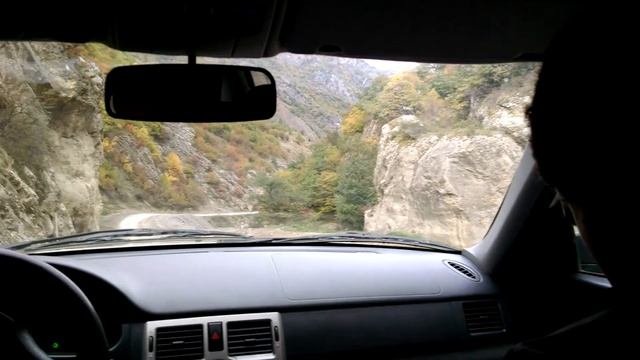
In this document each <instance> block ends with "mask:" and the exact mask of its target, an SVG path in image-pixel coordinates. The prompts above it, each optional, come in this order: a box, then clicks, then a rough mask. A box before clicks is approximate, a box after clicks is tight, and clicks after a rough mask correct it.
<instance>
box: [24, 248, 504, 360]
mask: <svg viewBox="0 0 640 360" xmlns="http://www.w3.org/2000/svg"><path fill="white" fill-rule="evenodd" d="M40 258H41V259H42V260H44V261H46V262H48V263H50V264H51V265H53V266H55V267H56V268H58V269H59V270H61V271H62V272H63V273H65V274H66V275H67V276H68V277H69V278H71V279H72V280H73V281H74V282H75V283H76V284H77V285H78V286H79V287H80V288H81V289H82V290H83V292H85V294H86V295H87V296H88V298H89V299H90V300H91V302H92V303H93V305H94V307H95V308H96V311H97V312H98V314H99V315H100V317H101V319H102V322H103V324H104V326H105V331H106V332H107V336H108V338H109V342H110V345H111V346H112V349H111V351H112V356H113V357H114V358H123V359H129V358H131V359H136V358H146V359H160V358H171V357H166V356H164V355H167V354H168V355H176V357H175V358H185V359H186V358H194V359H197V358H207V359H222V358H231V359H233V358H242V356H245V355H249V356H253V357H254V358H256V359H258V358H260V359H262V358H264V359H268V358H273V359H275V358H285V357H286V358H289V359H296V358H326V357H328V356H330V357H332V358H339V357H345V358H346V357H362V356H365V357H367V358H401V357H403V356H406V357H412V356H413V357H412V358H415V356H419V357H438V356H444V357H449V356H450V355H452V354H463V355H460V356H463V357H467V356H473V357H486V358H492V357H500V356H501V355H502V353H503V350H504V345H507V344H509V333H508V328H509V319H508V318H507V317H506V315H505V314H506V312H505V311H504V306H505V305H504V304H503V303H502V302H501V301H500V298H499V295H498V291H497V288H496V286H495V285H494V284H493V282H492V281H491V279H489V278H488V277H487V276H486V275H485V274H483V273H482V272H481V271H480V270H479V269H478V268H477V267H476V266H475V265H474V264H473V262H471V261H470V260H468V259H467V258H465V257H464V256H462V255H460V254H457V253H442V252H429V251H419V250H412V249H395V248H381V247H355V246H354V247H343V246H324V247H320V246H277V247H273V246H271V247H242V248H238V247H233V248H231V247H230V248H224V247H215V248H196V249H194V248H189V249H163V250H142V251H120V252H110V253H88V254H74V255H65V256H55V257H54V256H40ZM242 321H244V322H245V323H242ZM252 321H254V322H259V321H270V324H271V325H270V326H269V325H266V328H267V331H268V334H267V335H266V340H265V339H262V340H260V339H258V338H257V337H256V338H253V337H249V338H246V337H245V338H239V340H238V339H234V338H233V336H234V331H235V334H236V335H238V334H240V335H242V334H245V335H246V334H247V331H248V330H246V329H251V328H252V327H251V326H252V324H253V323H252ZM236 323H237V324H236ZM212 324H214V325H212ZM215 324H218V325H215ZM258 325H260V324H258ZM189 326H192V327H193V326H196V328H197V329H200V330H197V332H196V333H195V335H193V339H196V340H197V341H195V342H194V344H193V349H196V352H195V353H194V354H191V355H189V354H187V355H185V354H184V353H181V352H180V351H179V350H180V349H177V348H174V347H172V346H173V345H176V346H178V343H182V340H180V341H173V342H169V343H167V342H166V341H165V340H164V339H165V338H162V336H169V335H165V334H164V332H167V331H169V332H172V334H173V335H175V333H176V332H177V333H182V332H188V331H190V328H188V327H189ZM211 326H221V327H220V328H219V329H220V330H219V332H218V331H217V330H211V329H212V327H211ZM236 326H238V327H243V326H244V327H245V328H246V329H245V328H242V329H234V327H236ZM247 326H248V327H247ZM256 326H257V325H256ZM260 326H261V325H260ZM260 326H257V327H255V328H256V329H257V328H259V327H260ZM216 329H218V328H216ZM212 331H213V332H212ZM260 331H262V330H260ZM214 333H215V335H214ZM173 335H171V336H173ZM159 336H160V337H161V338H160V339H159V338H158V337H159ZM214 338H215V339H219V341H221V343H220V347H221V348H222V350H220V349H217V348H216V347H215V346H214V347H213V348H212V347H211V341H212V340H211V339H214ZM171 339H173V338H171ZM198 339H202V341H200V340H198ZM36 340H38V339H36ZM47 341H49V340H47ZM260 341H262V342H260ZM234 342H235V343H239V344H241V345H243V349H244V348H245V347H246V348H248V349H249V350H251V351H252V352H251V351H250V352H249V353H238V352H237V351H236V350H233V349H234ZM174 343H176V344H174ZM207 343H209V346H207ZM285 344H286V346H285ZM478 344H482V348H483V350H482V351H483V353H482V354H480V353H473V351H474V348H475V346H476V345H478ZM487 344H495V351H489V352H488V353H487V348H488V347H487ZM236 345H238V344H236ZM163 346H164V347H163ZM216 346H217V345H216ZM251 346H253V347H251ZM178 347H179V346H178ZM236 347H238V346H236ZM211 349H213V350H211ZM232 350H233V351H235V353H233V352H232ZM245 350H247V349H245ZM163 354H164V355H163ZM238 354H239V355H238ZM470 354H474V355H470ZM182 355H185V357H180V356H182ZM189 356H191V357H189ZM256 356H257V357H256ZM261 356H262V357H261Z"/></svg>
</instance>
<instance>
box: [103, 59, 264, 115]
mask: <svg viewBox="0 0 640 360" xmlns="http://www.w3.org/2000/svg"><path fill="white" fill-rule="evenodd" d="M105 109H106V111H107V114H109V116H111V117H114V118H117V119H127V120H141V121H166V122H236V121H251V120H264V119H269V118H271V117H272V116H273V115H274V114H275V112H276V85H275V80H274V78H273V76H272V75H271V74H270V73H269V72H268V71H267V70H265V69H261V68H256V67H248V66H231V65H204V64H159V65H134V66H122V67H116V68H114V69H113V70H111V72H109V74H108V75H107V79H106V84H105Z"/></svg>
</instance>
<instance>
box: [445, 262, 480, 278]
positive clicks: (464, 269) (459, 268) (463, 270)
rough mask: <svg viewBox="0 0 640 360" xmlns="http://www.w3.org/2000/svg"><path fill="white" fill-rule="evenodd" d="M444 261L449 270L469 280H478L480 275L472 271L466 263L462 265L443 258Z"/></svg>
mask: <svg viewBox="0 0 640 360" xmlns="http://www.w3.org/2000/svg"><path fill="white" fill-rule="evenodd" d="M444 263H445V265H447V266H448V267H449V268H450V269H451V270H453V271H455V272H456V273H458V274H459V275H462V276H464V277H466V278H467V279H469V280H473V281H480V275H478V273H476V272H475V271H473V270H472V269H471V268H470V267H468V266H467V265H464V264H462V263H459V262H457V261H453V260H445V261H444Z"/></svg>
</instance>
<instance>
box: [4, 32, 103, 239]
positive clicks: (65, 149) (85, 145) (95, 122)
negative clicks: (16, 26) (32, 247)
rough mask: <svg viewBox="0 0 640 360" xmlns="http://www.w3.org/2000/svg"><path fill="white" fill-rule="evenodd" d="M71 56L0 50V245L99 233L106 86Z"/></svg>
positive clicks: (58, 49)
mask: <svg viewBox="0 0 640 360" xmlns="http://www.w3.org/2000/svg"><path fill="white" fill-rule="evenodd" d="M69 49H70V48H69V47H67V46H66V45H63V44H52V43H0V234H3V238H1V239H0V243H14V242H18V241H23V240H27V239H37V238H43V237H47V236H54V235H64V234H69V233H75V232H85V231H91V230H94V229H97V227H98V217H99V215H100V209H101V200H100V192H99V188H98V168H99V166H100V163H101V162H102V147H101V131H102V115H101V111H100V107H99V104H100V103H101V98H102V82H103V79H102V77H101V75H100V71H99V69H98V68H97V67H96V66H95V64H93V63H92V62H88V61H85V60H84V59H83V58H82V57H70V56H69V53H68V51H69Z"/></svg>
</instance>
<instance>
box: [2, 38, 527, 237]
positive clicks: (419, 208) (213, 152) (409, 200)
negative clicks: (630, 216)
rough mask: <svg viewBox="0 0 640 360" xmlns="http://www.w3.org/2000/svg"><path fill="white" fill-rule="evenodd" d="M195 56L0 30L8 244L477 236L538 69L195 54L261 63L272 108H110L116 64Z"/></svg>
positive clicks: (499, 192) (498, 195)
mask: <svg viewBox="0 0 640 360" xmlns="http://www.w3.org/2000/svg"><path fill="white" fill-rule="evenodd" d="M186 61H187V59H186V57H179V56H162V55H151V54H140V53H128V52H121V51H116V50H113V49H110V48H108V47H106V46H104V45H101V44H93V43H89V44H67V43H54V42H47V43H44V42H2V43H0V244H2V245H12V244H17V243H23V242H27V241H32V240H38V239H46V238H53V237H62V236H67V235H74V234H81V233H87V232H95V231H98V230H113V229H135V228H144V229H174V230H175V229H182V230H185V229H193V230H200V231H218V232H232V233H237V234H242V235H244V236H251V237H254V238H256V237H257V238H269V237H279V238H287V237H301V236H309V235H313V234H323V233H337V232H341V233H344V232H346V231H359V232H361V233H370V234H379V235H387V236H396V237H408V238H411V239H414V240H420V241H425V242H430V243H435V244H442V245H446V246H449V247H453V248H456V249H461V248H465V247H469V246H471V245H474V244H475V243H477V242H478V241H480V240H482V238H483V236H484V234H485V233H486V231H487V229H488V228H489V226H490V225H491V223H492V220H493V218H494V216H495V214H496V212H497V210H498V208H499V206H500V204H501V202H502V199H503V197H504V194H505V192H506V189H507V187H508V186H509V184H510V182H511V179H512V177H513V174H514V172H515V169H516V167H517V165H518V164H519V162H520V158H521V156H522V153H523V149H524V147H525V146H526V143H527V137H528V128H527V125H526V120H525V118H524V109H525V108H526V106H527V105H528V103H529V102H530V99H531V95H532V93H533V86H534V83H535V79H536V76H537V72H538V64H533V63H514V64H489V65H453V64H452V65H449V64H417V63H407V62H390V61H379V60H366V59H349V58H338V57H329V56H320V55H295V54H288V53H284V54H280V55H278V56H276V57H273V58H265V59H214V58H198V62H199V63H223V64H241V65H252V66H259V67H263V68H266V69H267V70H269V71H270V72H271V73H272V74H273V75H274V77H275V79H276V84H277V91H278V103H277V112H276V115H275V116H274V117H273V118H272V119H270V120H265V121H256V122H246V123H202V124H189V123H181V122H179V121H180V120H181V119H175V121H176V122H171V123H160V122H135V121H124V120H116V119H113V118H110V117H109V116H108V115H107V114H106V112H105V109H104V103H103V85H104V79H105V76H106V74H107V73H108V72H109V70H110V69H112V68H113V67H116V66H121V65H133V64H145V63H186ZM123 243H124V242H119V243H118V244H123ZM123 246H124V245H123Z"/></svg>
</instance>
